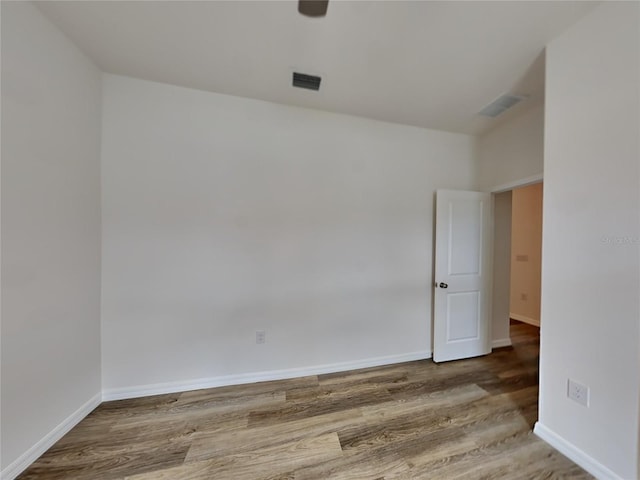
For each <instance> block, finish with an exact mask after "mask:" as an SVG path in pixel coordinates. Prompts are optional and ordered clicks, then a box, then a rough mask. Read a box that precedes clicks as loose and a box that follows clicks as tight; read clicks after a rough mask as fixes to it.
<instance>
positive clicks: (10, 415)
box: [1, 2, 101, 478]
mask: <svg viewBox="0 0 640 480" xmlns="http://www.w3.org/2000/svg"><path fill="white" fill-rule="evenodd" d="M1 8H2V188H1V190H2V362H1V363H2V469H3V478H10V477H11V476H13V475H14V474H15V473H16V471H19V469H20V468H21V467H23V466H26V464H28V462H29V458H28V457H29V455H34V454H37V453H38V448H43V447H44V446H46V445H45V444H46V442H47V441H51V440H52V439H53V437H52V436H51V435H53V434H52V432H54V431H56V432H60V431H61V430H59V429H58V430H56V429H57V427H60V425H61V424H64V425H66V426H69V425H70V423H69V422H72V421H73V419H75V418H76V417H74V414H75V413H76V412H78V411H79V410H81V409H82V408H88V407H87V405H89V404H90V403H91V402H96V401H99V395H100V388H101V381H100V374H101V368H100V241H101V240H100V237H101V235H100V178H99V176H100V117H101V113H100V104H101V74H100V72H99V71H98V70H97V69H96V68H95V67H94V66H93V64H92V63H91V62H90V61H89V60H87V59H86V57H85V56H84V55H83V54H82V53H81V52H80V51H79V50H78V49H77V48H76V47H75V46H74V45H73V44H71V43H70V42H69V41H68V40H67V39H66V37H64V36H63V35H62V33H60V32H59V31H58V30H57V29H56V28H55V27H54V26H53V25H52V24H51V23H49V21H48V20H46V19H45V18H44V17H43V16H42V15H41V14H40V12H39V11H38V10H37V9H36V8H35V7H34V6H33V5H31V4H30V3H29V2H2V7H1ZM85 413H86V412H85ZM80 418H81V417H80ZM77 419H79V418H77ZM45 437H46V438H45ZM47 439H48V440H47ZM40 453H42V452H40ZM21 459H22V460H24V462H26V464H25V463H24V462H23V461H22V460H21ZM32 460H33V458H32ZM16 462H17V463H16Z"/></svg>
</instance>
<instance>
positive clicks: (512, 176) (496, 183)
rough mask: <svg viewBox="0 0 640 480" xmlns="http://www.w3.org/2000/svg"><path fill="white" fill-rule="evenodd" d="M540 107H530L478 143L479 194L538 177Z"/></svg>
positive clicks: (541, 129) (541, 146) (541, 126)
mask: <svg viewBox="0 0 640 480" xmlns="http://www.w3.org/2000/svg"><path fill="white" fill-rule="evenodd" d="M543 150H544V107H543V106H539V107H533V108H531V109H529V110H527V111H525V112H524V113H522V114H521V115H519V116H517V117H515V118H514V119H513V120H510V121H509V122H507V123H503V124H501V125H499V126H498V127H496V128H494V129H493V130H490V131H489V132H487V133H485V134H484V135H482V136H481V137H480V138H479V139H478V165H477V175H478V185H479V187H480V189H481V190H483V191H491V190H493V189H494V188H496V187H500V186H503V185H508V184H511V183H513V182H518V181H520V180H522V179H528V178H531V177H533V176H541V175H542V170H543V153H544V152H543Z"/></svg>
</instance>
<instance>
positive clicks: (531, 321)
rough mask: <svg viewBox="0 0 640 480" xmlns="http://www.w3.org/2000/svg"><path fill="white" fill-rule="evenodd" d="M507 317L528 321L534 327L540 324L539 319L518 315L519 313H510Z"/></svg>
mask: <svg viewBox="0 0 640 480" xmlns="http://www.w3.org/2000/svg"><path fill="white" fill-rule="evenodd" d="M509 318H513V319H514V320H518V321H519V322H524V323H528V324H529V325H533V326H534V327H539V326H540V320H538V319H536V318H531V317H527V316H526V315H520V314H519V313H510V314H509Z"/></svg>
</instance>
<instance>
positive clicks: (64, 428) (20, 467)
mask: <svg viewBox="0 0 640 480" xmlns="http://www.w3.org/2000/svg"><path fill="white" fill-rule="evenodd" d="M101 402H102V395H101V394H100V393H98V394H96V395H94V396H93V397H92V398H91V399H89V400H88V401H87V402H86V403H85V404H84V405H82V406H81V407H80V408H78V409H77V410H76V411H75V412H73V413H72V414H71V415H69V416H68V417H67V418H66V419H65V420H63V421H62V423H60V424H59V425H58V426H57V427H55V428H54V429H53V430H51V431H50V432H49V433H47V434H46V435H45V436H44V437H42V438H41V439H40V440H39V441H38V442H37V443H36V444H35V445H33V446H32V447H31V448H30V449H29V450H27V451H26V452H24V453H23V454H22V455H20V456H19V457H18V458H17V459H16V460H15V461H13V462H12V463H11V464H9V465H8V466H7V467H6V468H5V469H4V470H2V473H0V478H2V480H13V479H14V478H16V477H17V476H18V475H20V474H21V473H22V472H23V471H24V470H26V469H27V467H29V465H31V464H32V463H33V462H35V461H36V460H37V459H38V457H40V456H41V455H42V454H43V453H44V452H46V451H47V450H49V448H51V447H52V446H53V444H54V443H56V442H57V441H58V440H60V439H61V438H62V437H63V436H64V435H65V434H66V433H67V432H68V431H69V430H71V429H72V428H73V427H75V426H76V425H77V424H78V423H80V421H81V420H82V419H83V418H84V417H86V416H87V415H89V414H90V413H91V411H92V410H93V409H94V408H96V407H97V406H98V405H100V403H101Z"/></svg>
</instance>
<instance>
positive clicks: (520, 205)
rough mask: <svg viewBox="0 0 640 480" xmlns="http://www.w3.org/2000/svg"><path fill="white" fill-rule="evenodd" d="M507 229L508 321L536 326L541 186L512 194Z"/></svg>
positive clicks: (538, 305) (538, 296) (540, 254)
mask: <svg viewBox="0 0 640 480" xmlns="http://www.w3.org/2000/svg"><path fill="white" fill-rule="evenodd" d="M511 229H512V230H511V286H510V289H509V290H510V292H511V295H510V297H511V299H510V314H511V318H513V319H515V320H520V321H523V322H527V323H530V324H532V325H540V281H541V277H540V275H541V264H542V183H536V184H534V185H529V186H527V187H522V188H516V189H515V190H513V196H512V222H511Z"/></svg>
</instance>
